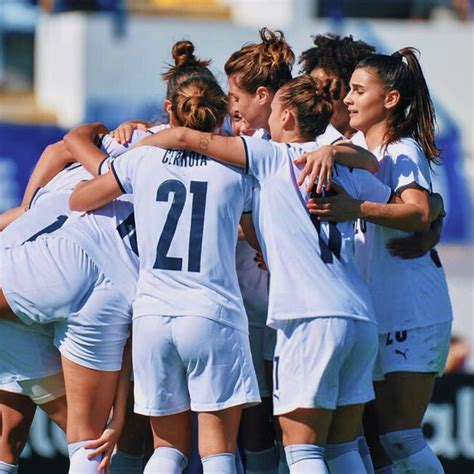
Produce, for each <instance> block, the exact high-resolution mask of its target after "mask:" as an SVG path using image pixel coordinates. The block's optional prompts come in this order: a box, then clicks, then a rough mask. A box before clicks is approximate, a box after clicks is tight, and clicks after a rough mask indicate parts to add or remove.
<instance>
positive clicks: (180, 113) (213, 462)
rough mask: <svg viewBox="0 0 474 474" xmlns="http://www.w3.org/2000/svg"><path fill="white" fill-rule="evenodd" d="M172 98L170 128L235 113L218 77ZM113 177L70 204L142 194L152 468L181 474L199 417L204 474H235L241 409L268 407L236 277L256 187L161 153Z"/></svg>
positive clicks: (200, 158)
mask: <svg viewBox="0 0 474 474" xmlns="http://www.w3.org/2000/svg"><path fill="white" fill-rule="evenodd" d="M171 102H172V107H171V114H170V124H171V125H185V124H189V125H191V126H193V128H195V129H198V130H207V131H212V130H215V129H216V128H217V127H218V126H219V125H220V124H221V122H222V120H223V119H224V116H225V115H226V113H227V100H226V96H225V95H224V93H223V92H222V90H221V88H220V87H219V86H218V84H217V83H216V82H215V81H214V80H211V79H209V78H207V77H201V78H198V77H192V78H191V79H189V80H187V81H185V82H183V83H181V85H180V86H179V88H178V90H177V92H176V94H175V95H174V96H173V98H172V101H171ZM112 170H113V173H112V172H111V173H109V174H107V175H105V176H103V177H100V178H98V179H97V180H95V181H92V182H90V183H87V184H85V185H84V187H83V188H82V189H78V190H77V191H75V192H74V193H73V194H72V196H71V206H72V207H73V208H76V209H82V210H84V209H90V208H92V207H96V206H98V205H101V204H103V203H104V202H107V201H109V200H110V199H112V198H114V197H116V196H117V195H120V194H121V193H122V192H133V199H134V206H135V218H136V223H137V236H138V249H139V252H140V261H141V268H140V278H139V286H138V290H137V296H136V298H135V303H134V323H133V334H134V345H133V364H134V379H135V411H136V412H137V413H141V414H144V415H150V417H151V424H152V430H153V435H154V444H155V448H156V449H155V452H154V454H153V456H152V458H151V459H150V461H149V462H148V464H147V466H146V469H145V472H147V473H154V472H168V473H170V474H171V473H180V472H182V469H183V468H184V466H185V465H186V454H188V453H189V451H190V449H191V443H192V440H191V439H190V433H191V426H190V425H191V414H190V409H192V410H193V411H197V412H198V413H199V451H200V454H201V457H202V462H203V466H204V472H222V473H234V472H235V461H234V456H235V454H234V453H235V449H236V438H237V430H238V426H239V421H240V414H241V411H242V408H243V407H244V406H246V405H248V404H253V403H256V402H258V401H259V400H260V399H259V396H258V388H257V380H256V377H255V372H254V369H253V367H252V359H251V354H250V347H249V342H248V334H247V319H246V317H245V311H244V308H243V304H242V299H241V295H240V290H239V288H238V282H237V276H236V272H235V245H236V240H237V226H238V223H239V220H240V219H241V216H242V212H243V211H244V210H248V209H249V208H250V200H251V197H252V196H251V181H250V180H249V179H248V178H247V177H246V176H245V175H244V174H243V173H241V172H237V171H236V170H235V169H232V168H231V167H224V166H222V165H220V164H218V163H216V162H215V161H213V160H210V159H209V158H208V157H206V156H205V155H201V154H199V153H188V152H179V151H176V150H158V149H155V148H142V149H139V150H135V151H132V152H130V153H128V154H126V155H123V156H122V157H120V158H119V159H117V160H115V162H114V163H113V165H112ZM150 216H153V220H151V219H150Z"/></svg>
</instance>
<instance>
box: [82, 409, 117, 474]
mask: <svg viewBox="0 0 474 474" xmlns="http://www.w3.org/2000/svg"><path fill="white" fill-rule="evenodd" d="M122 427H123V423H118V422H116V421H115V420H114V419H113V418H112V420H111V421H110V423H109V424H108V425H107V426H106V428H105V430H104V432H103V433H102V435H101V436H100V438H98V439H96V440H94V441H90V442H89V443H87V444H86V445H84V448H85V449H93V450H94V451H92V452H91V453H90V454H88V455H87V458H88V459H93V458H95V457H97V456H102V460H101V462H100V464H99V467H98V468H97V470H98V472H107V473H108V472H109V469H110V460H111V458H112V453H113V451H114V448H115V445H116V444H117V441H118V439H119V437H120V433H121V431H122Z"/></svg>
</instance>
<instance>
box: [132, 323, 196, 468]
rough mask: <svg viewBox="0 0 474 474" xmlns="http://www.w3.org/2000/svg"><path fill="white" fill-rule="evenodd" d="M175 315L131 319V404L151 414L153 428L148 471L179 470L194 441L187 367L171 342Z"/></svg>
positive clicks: (183, 466) (184, 462)
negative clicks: (151, 451) (132, 379)
mask: <svg viewBox="0 0 474 474" xmlns="http://www.w3.org/2000/svg"><path fill="white" fill-rule="evenodd" d="M174 319H181V318H170V317H165V316H143V317H139V318H136V319H134V321H133V343H132V352H133V376H134V398H135V408H134V409H135V413H139V414H141V415H145V416H150V420H151V428H152V433H153V444H154V451H153V454H152V456H151V457H150V459H149V460H148V463H147V465H146V468H145V473H148V474H152V473H153V474H154V473H156V472H169V473H170V474H175V473H181V472H182V470H183V469H184V468H185V467H186V465H187V456H188V454H189V453H190V451H191V447H192V438H193V436H192V432H193V431H192V417H191V412H190V411H189V409H190V400H189V393H188V389H187V381H186V369H185V367H184V366H183V362H182V360H181V358H180V356H179V354H178V351H177V350H176V346H175V343H174V339H175V335H174V334H173V332H172V321H173V320H174ZM188 331H189V329H188ZM190 332H192V331H190Z"/></svg>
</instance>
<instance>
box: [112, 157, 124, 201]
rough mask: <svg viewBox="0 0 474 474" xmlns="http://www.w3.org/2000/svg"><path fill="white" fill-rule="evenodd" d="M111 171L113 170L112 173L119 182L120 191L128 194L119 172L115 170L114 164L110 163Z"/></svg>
mask: <svg viewBox="0 0 474 474" xmlns="http://www.w3.org/2000/svg"><path fill="white" fill-rule="evenodd" d="M110 169H111V170H112V173H113V175H114V178H115V180H116V181H117V184H118V187H119V188H120V191H122V193H123V194H127V191H125V188H124V187H123V185H122V183H121V181H120V178H119V177H118V174H117V171H116V170H115V166H114V162H113V161H111V162H110Z"/></svg>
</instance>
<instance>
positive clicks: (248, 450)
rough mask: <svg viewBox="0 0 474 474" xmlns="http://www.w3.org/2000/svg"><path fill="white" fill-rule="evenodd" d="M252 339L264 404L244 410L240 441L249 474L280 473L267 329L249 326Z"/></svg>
mask: <svg viewBox="0 0 474 474" xmlns="http://www.w3.org/2000/svg"><path fill="white" fill-rule="evenodd" d="M249 340H250V349H251V352H252V359H253V365H254V368H255V372H256V375H257V380H258V387H259V391H260V397H261V399H262V403H261V404H259V405H257V406H254V407H249V408H246V409H245V410H243V411H242V420H241V424H240V439H241V440H242V445H243V448H244V449H245V456H246V461H247V463H246V472H247V474H253V473H259V474H271V473H276V472H278V457H277V451H276V448H275V432H274V427H273V403H272V398H271V393H272V392H271V370H270V384H269V381H268V380H267V367H266V366H267V361H266V360H265V328H264V327H260V326H250V327H249ZM271 359H273V353H272V354H271ZM271 359H270V360H271ZM270 364H271V362H270Z"/></svg>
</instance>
